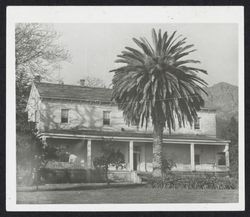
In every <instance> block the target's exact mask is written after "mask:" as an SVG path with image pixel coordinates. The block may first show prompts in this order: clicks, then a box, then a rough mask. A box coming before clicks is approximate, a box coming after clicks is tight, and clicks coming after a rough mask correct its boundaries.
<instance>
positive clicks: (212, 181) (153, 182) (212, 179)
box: [148, 174, 238, 189]
mask: <svg viewBox="0 0 250 217" xmlns="http://www.w3.org/2000/svg"><path fill="white" fill-rule="evenodd" d="M148 185H149V186H151V187H153V188H169V189H237V188H238V180H237V179H236V178H230V177H218V176H214V175H197V176H181V175H176V174H168V175H167V176H165V177H164V178H155V177H150V178H149V179H148Z"/></svg>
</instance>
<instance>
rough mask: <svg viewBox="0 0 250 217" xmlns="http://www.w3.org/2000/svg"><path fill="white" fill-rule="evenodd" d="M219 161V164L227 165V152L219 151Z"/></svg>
mask: <svg viewBox="0 0 250 217" xmlns="http://www.w3.org/2000/svg"><path fill="white" fill-rule="evenodd" d="M217 159H218V161H217V163H218V165H219V166H225V165H226V156H225V152H219V153H217Z"/></svg>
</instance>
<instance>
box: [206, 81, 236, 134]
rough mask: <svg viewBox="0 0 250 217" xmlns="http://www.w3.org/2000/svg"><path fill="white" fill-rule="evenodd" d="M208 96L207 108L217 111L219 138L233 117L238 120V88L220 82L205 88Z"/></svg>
mask: <svg viewBox="0 0 250 217" xmlns="http://www.w3.org/2000/svg"><path fill="white" fill-rule="evenodd" d="M205 90H206V92H207V93H208V96H204V101H205V107H206V108H213V109H216V125H217V136H218V137H221V136H222V131H223V129H225V127H226V126H227V125H228V124H229V122H230V120H231V118H232V117H234V118H236V120H238V86H236V85H233V84H229V83H226V82H219V83H217V84H214V85H212V86H210V87H206V88H205Z"/></svg>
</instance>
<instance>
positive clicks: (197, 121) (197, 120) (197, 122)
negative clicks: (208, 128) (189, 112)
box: [194, 117, 201, 130]
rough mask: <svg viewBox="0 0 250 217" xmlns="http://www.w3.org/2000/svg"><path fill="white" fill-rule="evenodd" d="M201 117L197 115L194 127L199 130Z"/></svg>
mask: <svg viewBox="0 0 250 217" xmlns="http://www.w3.org/2000/svg"><path fill="white" fill-rule="evenodd" d="M200 119H201V118H200V117H197V118H196V119H195V120H194V129H195V130H199V129H200V127H201V126H200Z"/></svg>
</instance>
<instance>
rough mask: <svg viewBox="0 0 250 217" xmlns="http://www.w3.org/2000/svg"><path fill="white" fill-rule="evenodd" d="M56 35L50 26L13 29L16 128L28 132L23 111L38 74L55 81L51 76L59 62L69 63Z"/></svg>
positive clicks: (39, 25) (40, 25)
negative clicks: (66, 61) (32, 83)
mask: <svg viewBox="0 0 250 217" xmlns="http://www.w3.org/2000/svg"><path fill="white" fill-rule="evenodd" d="M58 39H59V34H58V33H57V32H56V31H55V30H53V29H52V28H51V26H50V25H45V24H38V23H18V24H16V28H15V57H16V66H15V67H16V117H17V119H16V129H17V131H18V132H28V131H29V124H28V121H27V120H28V118H27V114H26V112H25V108H26V105H27V100H28V96H29V93H30V87H31V82H32V81H33V79H34V77H35V76H37V75H39V76H41V78H42V79H47V80H51V79H55V78H53V76H52V74H53V73H54V72H55V70H57V68H58V67H59V64H60V63H61V62H62V61H65V60H69V57H70V56H69V54H68V51H67V50H65V48H63V47H62V46H61V45H59V43H58Z"/></svg>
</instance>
